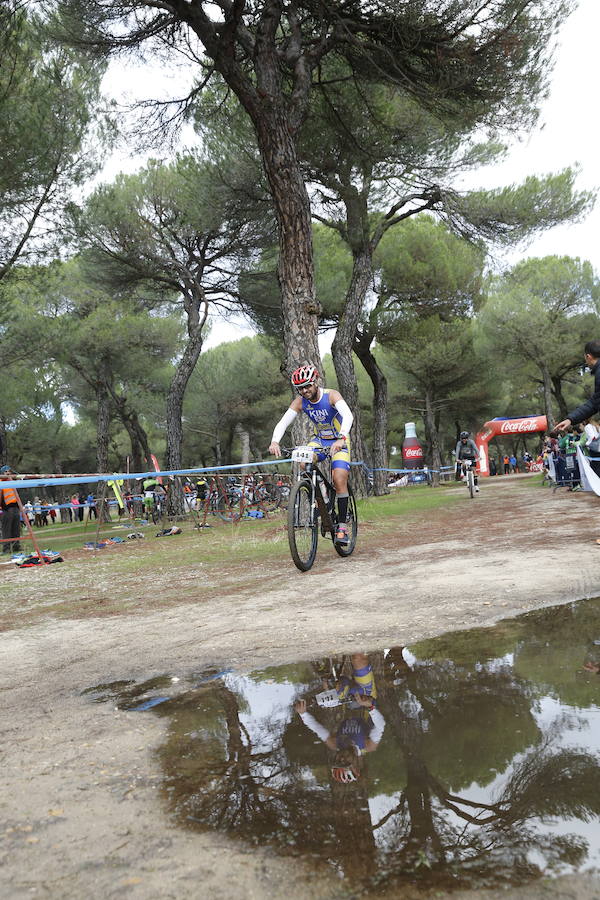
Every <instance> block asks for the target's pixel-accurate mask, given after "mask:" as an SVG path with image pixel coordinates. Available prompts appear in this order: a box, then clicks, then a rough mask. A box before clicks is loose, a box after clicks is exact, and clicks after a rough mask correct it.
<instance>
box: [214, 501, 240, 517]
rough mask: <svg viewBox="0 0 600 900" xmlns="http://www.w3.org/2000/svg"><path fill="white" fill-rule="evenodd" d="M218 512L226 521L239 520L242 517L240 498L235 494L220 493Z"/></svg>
mask: <svg viewBox="0 0 600 900" xmlns="http://www.w3.org/2000/svg"><path fill="white" fill-rule="evenodd" d="M217 513H218V515H219V517H220V518H221V519H223V521H224V522H237V521H238V519H239V517H240V498H239V496H234V495H233V494H220V495H219V499H218V500H217Z"/></svg>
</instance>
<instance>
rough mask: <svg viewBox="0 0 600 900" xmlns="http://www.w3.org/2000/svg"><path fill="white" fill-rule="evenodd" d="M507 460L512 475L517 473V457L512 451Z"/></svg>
mask: <svg viewBox="0 0 600 900" xmlns="http://www.w3.org/2000/svg"><path fill="white" fill-rule="evenodd" d="M508 461H509V464H510V471H511V473H512V474H513V475H515V474H516V473H518V471H519V470H518V469H517V457H516V456H515V454H514V453H513V454H512V456H510V457H509V460H508Z"/></svg>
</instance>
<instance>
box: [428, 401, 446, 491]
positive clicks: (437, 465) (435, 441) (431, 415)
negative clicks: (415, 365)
mask: <svg viewBox="0 0 600 900" xmlns="http://www.w3.org/2000/svg"><path fill="white" fill-rule="evenodd" d="M425 431H426V434H427V440H428V442H429V447H430V452H431V467H432V469H433V473H432V474H433V484H434V487H437V486H438V484H439V483H440V469H441V466H442V457H441V454H440V439H439V435H438V429H437V424H436V421H435V412H434V406H433V396H432V393H431V390H430V388H426V390H425Z"/></svg>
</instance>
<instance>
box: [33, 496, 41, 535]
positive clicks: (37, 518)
mask: <svg viewBox="0 0 600 900" xmlns="http://www.w3.org/2000/svg"><path fill="white" fill-rule="evenodd" d="M33 524H34V525H35V527H36V528H41V527H42V501H41V500H40V498H39V497H34V498H33Z"/></svg>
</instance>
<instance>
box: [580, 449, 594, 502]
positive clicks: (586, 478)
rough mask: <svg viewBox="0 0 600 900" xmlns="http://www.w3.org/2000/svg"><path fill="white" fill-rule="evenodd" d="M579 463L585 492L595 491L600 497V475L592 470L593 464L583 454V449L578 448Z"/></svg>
mask: <svg viewBox="0 0 600 900" xmlns="http://www.w3.org/2000/svg"><path fill="white" fill-rule="evenodd" d="M577 462H578V463H579V478H580V481H581V487H582V488H583V490H584V491H593V492H594V493H595V494H596V495H597V496H598V497H600V475H597V474H596V472H594V470H593V469H592V464H591V462H590V460H589V458H588V457H587V456H585V454H584V453H583V451H582V449H581V447H577Z"/></svg>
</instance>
